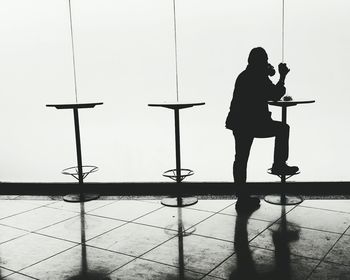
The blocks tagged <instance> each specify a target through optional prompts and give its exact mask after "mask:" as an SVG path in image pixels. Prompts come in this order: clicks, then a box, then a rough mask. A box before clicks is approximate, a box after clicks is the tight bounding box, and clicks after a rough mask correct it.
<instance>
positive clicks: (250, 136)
mask: <svg viewBox="0 0 350 280" xmlns="http://www.w3.org/2000/svg"><path fill="white" fill-rule="evenodd" d="M278 71H279V74H280V78H279V81H278V82H277V83H276V84H274V83H273V82H272V81H271V80H270V79H269V76H273V75H274V74H275V69H274V68H273V66H272V65H271V64H269V63H268V56H267V53H266V51H265V50H264V49H263V48H261V47H257V48H254V49H252V50H251V51H250V54H249V57H248V66H247V68H246V69H245V70H244V71H243V72H242V73H241V74H240V75H239V76H238V77H237V80H236V83H235V89H234V92H233V98H232V101H231V106H230V111H229V114H228V116H227V118H226V128H228V129H230V130H232V131H233V135H234V138H235V149H236V154H235V161H234V164H233V177H234V181H235V182H237V183H245V182H246V178H247V171H246V169H247V163H248V158H249V153H250V148H251V145H252V143H253V140H254V138H255V137H256V138H266V137H274V136H275V137H276V138H275V150H274V163H273V165H272V172H273V173H275V174H281V175H282V174H294V173H296V172H297V171H298V170H299V168H298V167H296V166H288V165H287V164H286V161H287V159H288V142H289V126H288V125H287V124H283V123H282V122H279V121H274V120H272V118H271V112H270V111H269V109H268V103H267V101H269V100H274V101H277V100H279V99H280V98H281V97H282V96H283V95H284V94H285V92H286V88H285V87H284V82H285V78H286V76H287V74H288V72H289V71H290V70H289V69H288V67H287V65H286V64H285V63H280V64H279V65H278ZM237 195H238V202H237V203H238V204H236V206H237V207H239V205H240V204H243V203H244V204H246V205H247V204H251V205H252V206H253V205H255V206H258V205H259V200H258V199H256V198H250V197H249V195H248V194H246V193H245V190H244V189H241V190H239V192H238V193H237Z"/></svg>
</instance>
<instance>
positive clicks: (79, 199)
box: [63, 193, 100, 202]
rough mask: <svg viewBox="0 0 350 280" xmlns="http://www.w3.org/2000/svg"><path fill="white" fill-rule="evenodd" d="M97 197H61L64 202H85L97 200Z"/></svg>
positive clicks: (78, 195)
mask: <svg viewBox="0 0 350 280" xmlns="http://www.w3.org/2000/svg"><path fill="white" fill-rule="evenodd" d="M99 197H100V195H99V194H94V193H81V194H67V195H65V196H64V197H63V200H64V201H66V202H86V201H91V200H95V199H98V198H99Z"/></svg>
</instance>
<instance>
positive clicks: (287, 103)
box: [267, 100, 315, 107]
mask: <svg viewBox="0 0 350 280" xmlns="http://www.w3.org/2000/svg"><path fill="white" fill-rule="evenodd" d="M267 103H268V104H269V105H272V106H278V107H290V106H295V105H298V104H309V103H315V100H291V101H284V100H278V101H268V102H267Z"/></svg>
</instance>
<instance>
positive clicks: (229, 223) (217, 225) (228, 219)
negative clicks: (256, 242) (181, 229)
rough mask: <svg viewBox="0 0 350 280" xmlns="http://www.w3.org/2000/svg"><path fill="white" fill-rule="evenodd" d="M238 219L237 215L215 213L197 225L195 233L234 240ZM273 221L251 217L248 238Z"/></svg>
mask: <svg viewBox="0 0 350 280" xmlns="http://www.w3.org/2000/svg"><path fill="white" fill-rule="evenodd" d="M236 223H237V219H236V217H235V216H231V215H223V214H215V215H214V216H212V217H210V218H208V219H206V220H205V221H203V222H201V223H200V224H198V225H197V226H196V231H195V234H199V235H204V236H208V237H214V238H219V239H223V240H227V241H231V242H233V241H234V238H235V230H236ZM270 224H271V223H269V222H265V221H259V220H253V219H249V220H248V221H247V227H248V239H252V238H253V237H255V236H257V235H258V234H259V233H261V232H262V231H263V230H265V229H266V228H267V227H269V226H270Z"/></svg>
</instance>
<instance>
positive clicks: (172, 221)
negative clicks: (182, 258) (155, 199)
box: [135, 207, 213, 231]
mask: <svg viewBox="0 0 350 280" xmlns="http://www.w3.org/2000/svg"><path fill="white" fill-rule="evenodd" d="M211 215H213V213H210V212H204V211H198V210H193V209H187V208H174V207H163V208H161V209H159V210H157V211H155V212H153V213H150V214H148V215H146V216H144V217H142V218H140V219H137V220H136V221H135V222H137V223H141V224H146V225H153V226H157V227H162V228H166V229H170V230H176V231H177V230H178V222H179V217H180V219H181V220H182V223H183V226H184V228H185V229H188V228H189V227H192V226H193V225H195V224H197V223H199V222H201V221H203V220H204V219H206V218H208V217H209V216H211Z"/></svg>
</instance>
